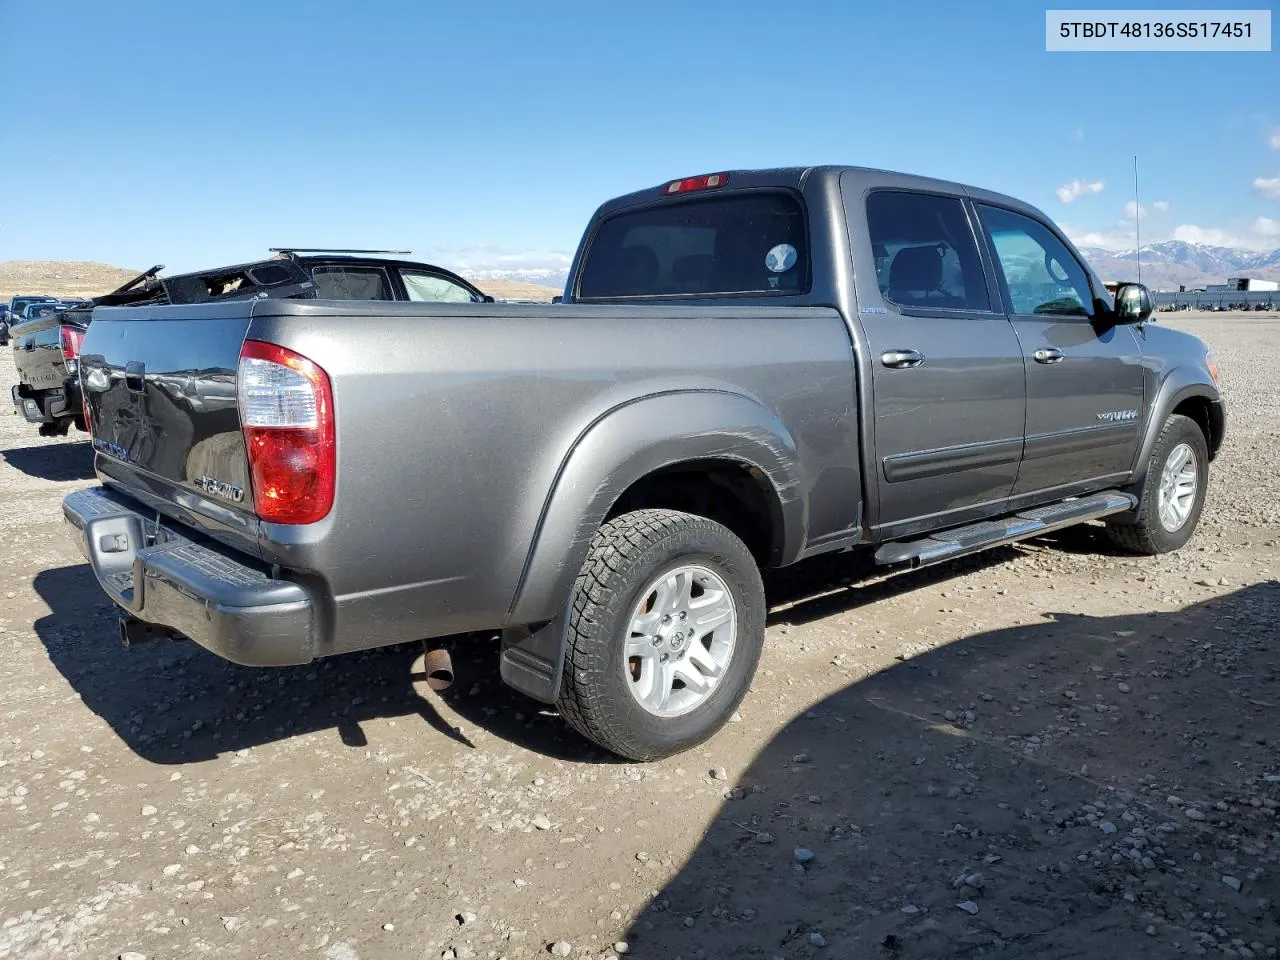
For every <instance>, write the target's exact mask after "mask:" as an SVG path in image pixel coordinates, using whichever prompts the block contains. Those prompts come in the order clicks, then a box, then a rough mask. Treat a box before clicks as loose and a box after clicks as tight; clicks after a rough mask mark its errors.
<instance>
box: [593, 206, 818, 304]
mask: <svg viewBox="0 0 1280 960" xmlns="http://www.w3.org/2000/svg"><path fill="white" fill-rule="evenodd" d="M808 284H809V244H808V238H807V236H806V234H805V226H804V211H803V209H802V208H801V206H800V201H799V200H798V199H797V198H796V197H794V196H792V195H791V194H788V193H738V194H730V195H727V196H719V197H707V198H699V199H696V200H679V201H671V202H667V203H660V204H658V205H656V206H653V207H647V208H645V209H643V210H636V211H632V212H628V213H620V214H617V215H616V216H613V217H610V218H609V219H608V220H606V221H604V223H603V224H601V225H600V229H599V231H598V232H597V233H596V236H595V239H594V241H592V244H591V248H590V250H589V251H588V253H587V257H586V261H585V263H584V265H583V269H582V276H581V280H580V281H579V284H578V297H579V299H588V300H589V299H598V298H608V297H655V296H656V297H661V296H707V295H713V294H734V293H748V294H788V293H791V294H794V293H802V292H804V291H805V290H807V289H808Z"/></svg>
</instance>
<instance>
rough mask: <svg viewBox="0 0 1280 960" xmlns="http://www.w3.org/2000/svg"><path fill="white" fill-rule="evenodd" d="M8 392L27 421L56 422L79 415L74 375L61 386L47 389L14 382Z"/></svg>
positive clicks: (77, 390)
mask: <svg viewBox="0 0 1280 960" xmlns="http://www.w3.org/2000/svg"><path fill="white" fill-rule="evenodd" d="M10 394H11V395H12V397H13V405H14V406H15V407H16V408H17V409H18V412H19V413H21V414H22V415H23V416H24V417H26V418H27V422H28V423H57V422H58V421H59V420H74V419H75V418H76V417H79V416H80V415H81V411H80V381H79V380H77V379H76V378H74V377H68V378H67V379H66V380H65V381H63V384H62V386H61V387H53V388H51V389H48V390H37V389H36V388H34V387H32V386H30V385H28V384H25V383H16V384H14V385H13V388H12V390H11V391H10Z"/></svg>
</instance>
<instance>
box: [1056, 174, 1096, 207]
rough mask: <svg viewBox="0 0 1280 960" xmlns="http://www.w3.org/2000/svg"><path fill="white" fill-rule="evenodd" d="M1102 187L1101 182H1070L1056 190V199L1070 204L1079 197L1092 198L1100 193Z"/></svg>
mask: <svg viewBox="0 0 1280 960" xmlns="http://www.w3.org/2000/svg"><path fill="white" fill-rule="evenodd" d="M1103 186H1104V184H1103V182H1102V181H1101V180H1089V181H1085V180H1072V181H1071V182H1070V183H1064V184H1063V185H1062V186H1060V187H1059V188H1058V190H1057V193H1058V199H1059V200H1061V201H1062V202H1063V203H1072V202H1074V201H1076V200H1079V199H1080V198H1081V197H1092V196H1095V195H1096V194H1099V193H1101V192H1102V188H1103Z"/></svg>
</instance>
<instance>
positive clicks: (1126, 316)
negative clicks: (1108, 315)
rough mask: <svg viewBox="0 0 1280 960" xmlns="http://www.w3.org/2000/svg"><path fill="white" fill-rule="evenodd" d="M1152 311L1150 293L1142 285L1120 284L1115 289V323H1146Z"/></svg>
mask: <svg viewBox="0 0 1280 960" xmlns="http://www.w3.org/2000/svg"><path fill="white" fill-rule="evenodd" d="M1153 309H1154V305H1153V303H1152V301H1151V291H1150V290H1148V289H1147V288H1146V286H1145V285H1144V284H1141V283H1122V284H1120V286H1118V287H1116V309H1115V317H1116V322H1117V323H1146V322H1147V321H1148V320H1149V319H1151V313H1152V310H1153Z"/></svg>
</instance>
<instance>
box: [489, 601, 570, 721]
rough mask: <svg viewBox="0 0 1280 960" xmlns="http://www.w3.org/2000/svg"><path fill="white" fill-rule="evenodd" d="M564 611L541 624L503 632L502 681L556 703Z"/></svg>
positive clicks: (530, 694) (525, 692) (544, 701)
mask: <svg viewBox="0 0 1280 960" xmlns="http://www.w3.org/2000/svg"><path fill="white" fill-rule="evenodd" d="M566 623H567V612H566V613H564V614H561V615H560V616H558V617H556V618H555V619H554V620H550V621H548V622H547V623H544V624H541V625H534V626H531V627H509V628H508V629H506V630H503V631H502V659H501V673H502V682H503V683H505V684H506V685H507V686H509V687H511V688H512V689H515V690H519V691H520V692H521V693H523V694H524V695H525V696H528V697H533V699H535V700H540V701H542V702H543V703H555V702H556V698H557V697H558V696H560V674H561V671H562V670H563V668H564V642H565V638H564V635H565V627H566Z"/></svg>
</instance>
